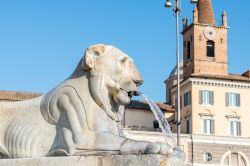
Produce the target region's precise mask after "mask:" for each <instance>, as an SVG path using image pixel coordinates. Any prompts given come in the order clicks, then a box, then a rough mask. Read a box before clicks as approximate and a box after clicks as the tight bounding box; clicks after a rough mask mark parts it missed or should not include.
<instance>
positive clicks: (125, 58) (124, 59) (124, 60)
mask: <svg viewBox="0 0 250 166" xmlns="http://www.w3.org/2000/svg"><path fill="white" fill-rule="evenodd" d="M127 59H128V58H127V57H122V58H121V59H120V62H121V63H125V62H126V61H127Z"/></svg>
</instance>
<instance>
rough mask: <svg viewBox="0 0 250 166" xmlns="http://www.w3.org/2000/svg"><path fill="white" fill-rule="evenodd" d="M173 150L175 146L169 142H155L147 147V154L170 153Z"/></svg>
mask: <svg viewBox="0 0 250 166" xmlns="http://www.w3.org/2000/svg"><path fill="white" fill-rule="evenodd" d="M172 152H173V148H172V147H171V146H169V145H168V144H164V143H160V142H155V143H151V142H150V143H149V144H148V145H147V147H146V151H145V154H167V155H170V154H172Z"/></svg>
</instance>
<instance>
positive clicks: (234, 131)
mask: <svg viewBox="0 0 250 166" xmlns="http://www.w3.org/2000/svg"><path fill="white" fill-rule="evenodd" d="M229 121H230V135H231V136H240V135H241V122H240V120H239V118H230V120H229Z"/></svg>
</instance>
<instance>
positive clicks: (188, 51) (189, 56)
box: [187, 41, 191, 61]
mask: <svg viewBox="0 0 250 166" xmlns="http://www.w3.org/2000/svg"><path fill="white" fill-rule="evenodd" d="M190 58H191V44H190V41H188V42H187V61H189V60H190Z"/></svg>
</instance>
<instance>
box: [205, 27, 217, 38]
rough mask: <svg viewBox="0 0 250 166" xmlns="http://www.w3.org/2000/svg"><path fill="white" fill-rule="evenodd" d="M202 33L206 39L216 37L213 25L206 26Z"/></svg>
mask: <svg viewBox="0 0 250 166" xmlns="http://www.w3.org/2000/svg"><path fill="white" fill-rule="evenodd" d="M204 35H205V37H206V38H207V39H208V40H214V39H215V38H216V30H215V29H214V28H213V27H206V28H205V30H204Z"/></svg>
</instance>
